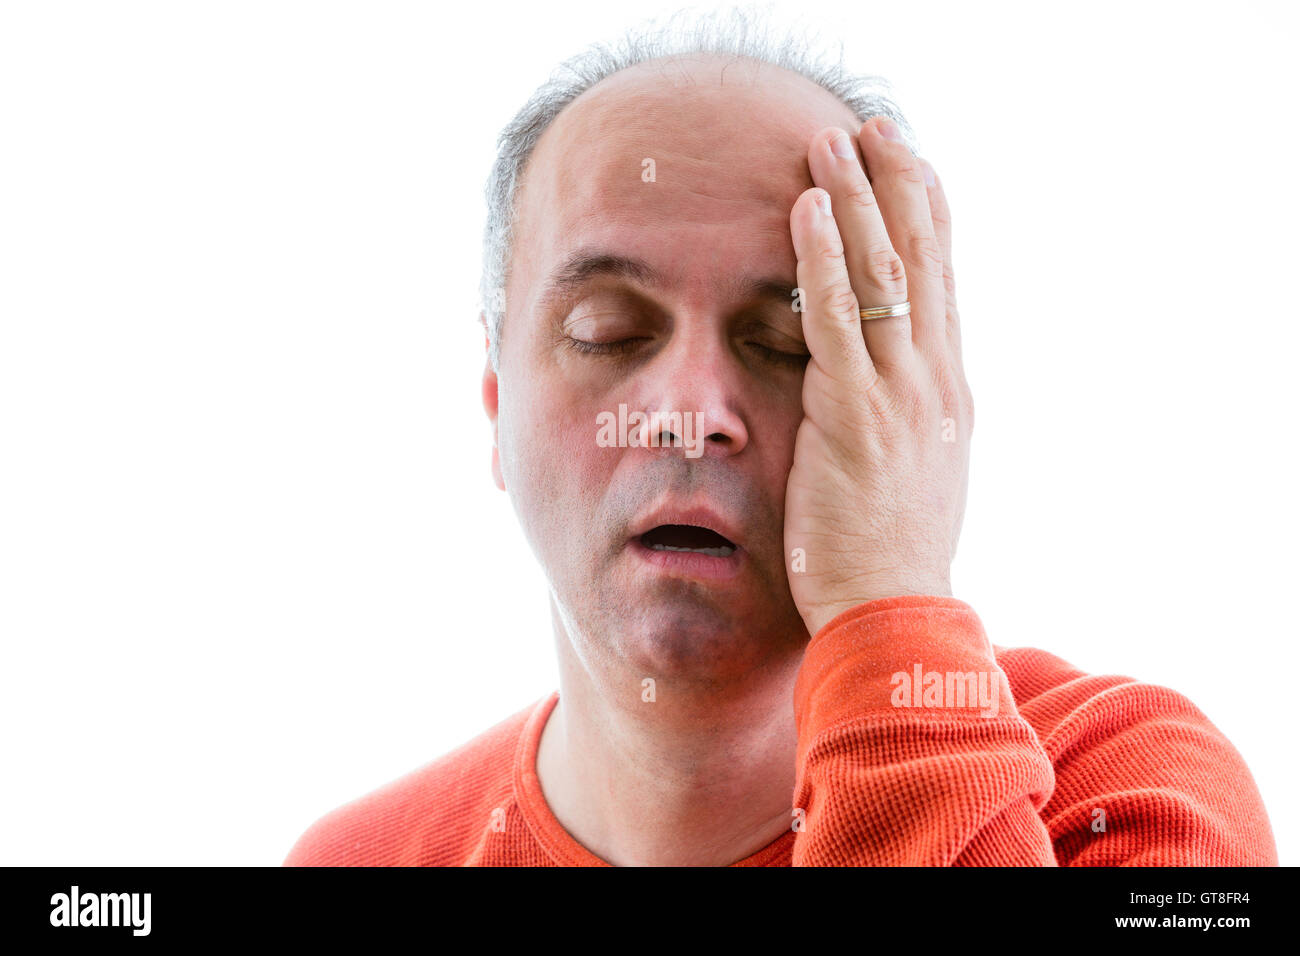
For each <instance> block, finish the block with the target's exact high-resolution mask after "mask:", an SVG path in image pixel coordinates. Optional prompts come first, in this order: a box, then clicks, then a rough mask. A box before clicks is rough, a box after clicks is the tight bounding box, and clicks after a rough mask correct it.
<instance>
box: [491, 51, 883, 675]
mask: <svg viewBox="0 0 1300 956" xmlns="http://www.w3.org/2000/svg"><path fill="white" fill-rule="evenodd" d="M830 125H838V126H841V127H842V128H844V129H846V130H848V131H849V132H850V133H853V132H855V131H856V130H857V129H858V127H859V125H860V124H859V123H858V122H857V121H856V119H855V118H854V116H853V115H852V113H851V112H850V111H849V110H848V108H847V107H845V106H844V105H843V104H842V103H840V102H839V101H838V100H837V99H836V98H835V97H834V96H832V95H831V94H829V93H827V92H826V91H825V90H823V89H821V88H820V87H818V86H816V85H815V84H813V83H811V82H810V81H808V80H805V79H804V78H802V77H800V76H798V75H796V74H793V73H789V72H786V71H783V70H777V69H774V68H770V67H756V65H754V64H752V63H747V62H734V61H728V60H722V59H718V58H713V57H701V58H696V59H693V60H674V61H658V62H655V63H651V64H646V65H642V66H640V67H636V68H633V69H629V70H625V71H623V72H621V73H618V74H615V75H614V76H612V77H610V78H608V79H607V80H605V81H604V82H602V83H600V84H599V85H598V86H596V87H594V88H593V89H591V90H589V91H588V92H587V93H586V94H584V95H583V96H582V97H580V98H579V99H578V100H576V101H575V102H574V103H573V104H571V105H570V106H569V107H568V108H567V109H566V110H565V111H564V112H563V113H562V114H561V115H560V116H559V117H558V118H557V119H556V121H555V122H554V123H553V124H552V126H551V127H550V128H549V129H548V130H547V132H546V133H545V135H544V136H543V137H542V139H541V141H540V142H539V143H538V145H537V148H536V150H535V152H534V153H533V155H532V157H531V159H530V160H529V163H528V166H527V169H526V172H525V177H524V183H523V185H522V187H521V190H520V195H519V198H518V207H517V208H518V216H519V218H518V221H517V229H516V233H515V235H516V239H515V245H514V249H513V260H512V266H511V275H510V280H509V284H508V286H507V289H506V301H507V303H508V305H509V314H508V315H507V317H506V319H505V322H504V331H503V335H502V351H501V357H500V376H499V381H498V378H497V376H495V375H493V374H492V373H491V370H490V369H489V370H488V372H487V373H486V375H485V380H484V399H485V405H486V406H487V408H488V412H489V415H493V414H494V413H495V422H496V428H497V445H498V449H499V455H500V479H499V480H501V481H503V482H504V487H505V488H506V489H507V491H508V492H509V493H510V495H511V499H512V501H513V502H514V506H515V509H516V511H517V513H518V515H519V518H520V522H521V523H522V525H523V528H524V531H525V534H526V535H527V536H528V539H529V542H530V543H531V545H532V547H533V550H534V552H535V553H536V554H537V556H538V559H539V560H540V561H541V562H542V565H543V566H544V567H545V569H546V571H547V574H548V577H549V580H550V583H551V589H552V593H553V596H554V599H555V602H556V604H557V607H558V609H559V612H560V615H561V618H562V620H563V621H564V623H565V625H566V627H567V630H568V632H569V634H570V637H571V638H572V639H573V642H574V647H575V649H576V650H577V652H578V654H579V656H580V657H582V658H583V659H584V661H585V662H586V663H587V665H588V666H589V667H591V666H606V667H608V666H614V667H619V668H624V667H629V666H630V667H632V668H633V669H634V670H635V671H636V673H639V674H643V675H644V676H649V677H659V676H675V677H678V678H680V679H690V680H694V681H702V682H706V683H708V682H731V681H736V680H738V679H741V678H743V676H744V675H745V674H747V673H751V672H753V671H754V670H755V669H757V668H761V667H763V666H764V665H767V664H770V663H772V662H773V661H775V660H777V659H780V658H782V657H788V655H790V654H792V653H793V652H796V651H797V650H798V649H799V648H801V647H802V646H803V644H804V643H805V642H806V641H807V639H808V635H807V631H806V630H805V628H804V625H803V621H802V620H801V618H800V616H799V614H798V612H797V611H796V609H795V606H794V603H793V601H792V599H791V597H790V590H789V584H788V581H787V577H786V567H787V558H788V556H787V555H786V554H785V553H784V551H785V549H784V545H783V539H782V525H783V514H784V503H785V488H786V480H787V477H788V475H789V471H790V465H791V462H792V461H793V455H794V442H795V433H796V430H797V429H798V427H799V423H800V421H801V420H802V418H803V414H802V406H801V401H800V390H801V386H802V382H803V370H804V364H805V361H806V358H807V349H806V347H805V345H804V343H803V334H802V331H801V327H800V316H799V313H798V312H796V311H794V310H793V309H792V307H791V303H792V301H793V300H792V296H791V293H792V291H793V289H794V286H795V284H796V283H795V256H794V249H793V246H792V243H791V238H790V226H789V216H790V209H791V206H792V205H793V204H794V201H795V199H796V198H797V197H798V196H799V194H800V193H801V192H802V191H803V190H805V189H807V188H808V187H810V186H811V185H812V184H813V183H812V180H811V177H810V176H809V173H808V168H807V162H806V156H807V150H808V144H809V140H810V139H811V137H812V136H813V134H814V133H815V132H816V131H817V130H819V129H821V128H823V127H825V126H830ZM646 160H651V161H653V167H651V166H650V165H649V164H647V163H646V162H645V161H646ZM651 168H652V170H653V181H648V180H649V179H650V178H651V177H650V172H649V171H650V170H651ZM619 263H622V264H623V265H622V266H621V267H620V266H619V265H618V264H619ZM627 263H638V264H639V265H637V266H635V267H632V266H628V265H627ZM561 276H564V277H565V278H566V281H564V282H557V281H556V280H557V277H561ZM584 343H586V344H585V345H584ZM593 348H594V350H593ZM620 405H624V406H626V409H627V410H628V412H629V413H630V412H632V411H643V412H644V411H654V410H662V411H672V412H681V413H688V412H689V413H696V412H698V413H700V414H699V416H698V419H697V420H696V424H697V426H698V434H697V435H695V436H694V437H695V440H696V441H697V442H701V443H702V444H703V453H702V454H698V455H697V456H694V457H692V456H688V455H687V454H686V451H687V449H685V448H682V447H673V446H672V443H671V442H670V441H669V438H670V436H669V435H667V434H665V435H663V436H662V437H663V441H664V445H665V446H666V447H633V446H632V445H631V442H635V441H636V440H637V436H635V435H633V436H632V439H631V442H629V443H628V445H627V446H626V447H619V446H618V445H615V446H613V447H610V446H609V443H608V442H607V441H605V442H601V441H598V433H599V428H598V421H600V416H601V415H602V413H608V415H607V416H606V420H608V418H611V417H612V418H613V419H615V420H618V419H619V406H620ZM669 430H670V431H672V432H674V433H676V432H677V429H676V428H675V423H674V427H672V428H670V429H669ZM605 435H606V437H608V435H609V432H608V430H607V431H606V432H605ZM656 437H658V432H657V431H656ZM683 437H684V436H682V435H680V434H677V435H676V438H677V439H679V440H680V439H682V438H683ZM661 506H662V509H663V510H660V509H661ZM691 508H695V509H704V510H707V511H711V512H713V514H714V515H715V516H716V517H717V518H718V519H721V520H720V521H716V520H713V518H711V517H705V516H702V515H701V514H700V512H699V511H698V510H697V511H696V512H695V513H694V514H688V513H687V511H688V510H689V509H691ZM658 519H666V521H660V520H658ZM674 519H676V520H674ZM663 523H669V524H684V525H692V524H694V525H703V526H706V527H713V528H714V530H716V531H721V532H722V533H723V534H724V536H725V537H726V538H728V539H729V540H730V542H731V543H732V544H734V545H736V546H737V548H736V550H735V552H734V553H732V554H730V555H726V556H710V555H709V554H707V553H701V554H688V553H686V552H680V551H665V550H662V548H663V545H664V544H665V543H667V544H671V545H673V546H675V547H682V546H692V547H694V546H701V547H702V546H707V545H716V544H718V543H719V542H718V541H717V539H714V538H710V537H709V536H708V535H707V534H706V533H700V534H699V536H698V537H691V536H690V535H689V534H688V536H687V537H685V538H681V539H676V538H672V537H668V536H667V535H668V534H669V533H668V532H665V531H664V530H663V529H660V530H659V531H657V532H652V533H651V535H649V536H647V537H642V534H641V532H644V531H646V530H647V528H652V527H654V526H656V525H659V524H663ZM719 525H721V526H719ZM722 550H723V551H724V552H725V550H726V549H725V548H723V549H722Z"/></svg>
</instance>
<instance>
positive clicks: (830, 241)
mask: <svg viewBox="0 0 1300 956" xmlns="http://www.w3.org/2000/svg"><path fill="white" fill-rule="evenodd" d="M817 255H818V256H819V257H820V258H821V259H822V260H823V261H825V262H827V263H830V264H831V265H834V264H835V263H837V262H838V261H839V260H841V259H843V258H844V241H843V240H842V239H840V237H839V236H838V235H823V236H822V238H821V239H820V240H819V241H818V243H817Z"/></svg>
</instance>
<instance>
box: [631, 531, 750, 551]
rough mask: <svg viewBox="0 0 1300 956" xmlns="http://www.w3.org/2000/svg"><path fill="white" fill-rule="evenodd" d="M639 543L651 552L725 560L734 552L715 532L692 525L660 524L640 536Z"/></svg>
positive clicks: (733, 547) (733, 546)
mask: <svg viewBox="0 0 1300 956" xmlns="http://www.w3.org/2000/svg"><path fill="white" fill-rule="evenodd" d="M641 543H642V544H643V545H645V546H646V547H647V548H649V549H650V550H652V551H687V552H690V553H691V554H704V555H708V556H709V557H711V558H727V557H730V556H731V555H732V554H733V553H734V552H735V550H736V546H735V545H734V544H732V543H731V542H730V541H728V540H727V539H726V538H724V537H723V536H722V535H720V534H718V533H717V532H716V531H710V530H709V529H708V528H701V527H699V526H698V525H693V524H661V525H659V526H658V527H657V528H651V529H650V530H649V531H647V532H646V533H645V534H643V535H641Z"/></svg>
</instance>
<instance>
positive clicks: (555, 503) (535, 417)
mask: <svg viewBox="0 0 1300 956" xmlns="http://www.w3.org/2000/svg"><path fill="white" fill-rule="evenodd" d="M516 396H519V397H521V398H522V400H519V401H516V400H515V398H516ZM598 411H599V409H597V408H595V407H591V408H588V407H587V403H586V402H584V403H578V402H576V401H573V400H572V399H570V398H566V397H565V396H562V395H558V394H556V393H555V392H554V391H548V390H546V389H536V390H534V391H532V392H531V393H529V392H525V391H523V390H520V391H519V392H517V393H514V394H511V395H510V396H509V397H508V398H503V400H502V402H501V406H500V416H499V418H498V429H499V437H498V444H499V447H500V453H501V471H502V476H503V477H504V478H505V482H506V489H507V490H508V491H510V493H511V496H512V498H513V499H514V501H515V502H516V508H517V509H518V510H519V512H520V517H521V518H523V519H524V520H525V521H526V522H528V523H530V524H534V525H541V526H545V525H550V524H552V523H556V524H558V523H568V524H573V523H577V524H582V523H585V522H584V518H583V517H582V513H587V514H589V513H590V512H591V510H592V508H591V506H592V505H593V504H594V503H595V502H596V501H598V500H599V497H600V495H601V493H602V492H603V491H604V489H606V488H607V487H608V486H609V481H610V474H611V472H612V471H613V469H614V467H615V466H616V465H617V460H616V457H615V456H613V455H611V454H610V451H609V449H605V448H601V447H599V446H598V445H597V442H596V435H597V424H596V415H597V412H598ZM530 519H531V520H530ZM586 520H590V519H589V518H588V519H586Z"/></svg>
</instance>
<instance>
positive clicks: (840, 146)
mask: <svg viewBox="0 0 1300 956" xmlns="http://www.w3.org/2000/svg"><path fill="white" fill-rule="evenodd" d="M831 152H832V153H834V154H835V155H836V156H838V157H839V158H840V159H852V158H853V144H852V143H850V142H849V138H848V137H847V136H845V135H844V134H843V133H836V134H835V136H834V137H833V138H832V139H831Z"/></svg>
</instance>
